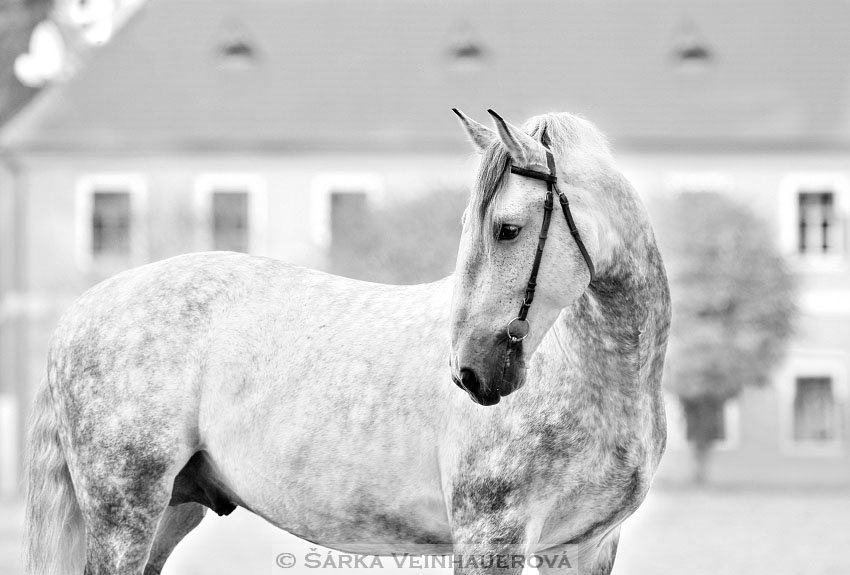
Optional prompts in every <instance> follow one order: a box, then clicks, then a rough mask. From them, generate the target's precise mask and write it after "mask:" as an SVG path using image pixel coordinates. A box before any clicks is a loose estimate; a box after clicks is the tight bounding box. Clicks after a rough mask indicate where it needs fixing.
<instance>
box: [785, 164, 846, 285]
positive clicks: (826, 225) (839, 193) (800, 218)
mask: <svg viewBox="0 0 850 575" xmlns="http://www.w3.org/2000/svg"><path fill="white" fill-rule="evenodd" d="M782 188H783V194H782V203H781V211H780V218H781V227H780V232H781V236H780V243H781V245H782V247H783V250H784V251H785V252H786V253H787V254H789V255H792V256H796V259H797V261H798V262H799V263H800V264H801V265H804V266H805V267H806V268H807V269H808V268H811V267H812V266H814V267H815V269H818V270H821V271H829V270H834V271H840V270H842V269H844V267H843V260H844V256H845V254H846V251H847V246H846V241H847V240H846V232H845V227H846V220H847V217H846V216H847V213H848V202H850V181H848V179H847V177H846V176H845V175H843V174H830V173H823V174H820V173H811V174H793V175H790V176H787V177H786V178H785V179H784V180H783V184H782Z"/></svg>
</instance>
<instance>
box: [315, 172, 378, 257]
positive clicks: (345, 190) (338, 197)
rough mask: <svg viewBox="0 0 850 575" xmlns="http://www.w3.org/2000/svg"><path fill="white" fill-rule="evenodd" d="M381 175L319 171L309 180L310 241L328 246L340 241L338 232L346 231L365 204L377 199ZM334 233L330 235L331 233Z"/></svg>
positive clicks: (356, 218) (365, 206) (359, 214)
mask: <svg viewBox="0 0 850 575" xmlns="http://www.w3.org/2000/svg"><path fill="white" fill-rule="evenodd" d="M382 193H383V183H382V181H381V179H380V178H379V177H378V176H376V175H373V174H323V175H321V176H317V177H316V178H315V179H314V180H313V185H312V190H311V216H312V226H311V227H312V236H313V242H314V243H315V244H316V245H318V246H319V247H322V248H326V249H330V248H331V247H332V244H333V243H334V242H338V241H343V239H342V238H340V237H339V234H342V233H348V232H347V231H345V230H347V229H351V226H352V222H356V221H357V220H358V219H359V218H360V216H361V215H362V214H364V213H365V211H366V210H367V209H368V204H369V203H370V202H373V201H375V200H378V201H379V200H380V197H381V195H382ZM335 233H336V234H337V237H336V239H334V234H335Z"/></svg>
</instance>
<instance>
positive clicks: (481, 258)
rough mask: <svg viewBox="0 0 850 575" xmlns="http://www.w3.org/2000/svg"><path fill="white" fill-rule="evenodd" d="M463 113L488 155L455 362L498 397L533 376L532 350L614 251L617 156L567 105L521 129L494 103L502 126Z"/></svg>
mask: <svg viewBox="0 0 850 575" xmlns="http://www.w3.org/2000/svg"><path fill="white" fill-rule="evenodd" d="M455 112H456V113H457V115H458V116H459V117H460V119H461V121H462V123H463V125H464V127H465V128H466V130H467V132H468V134H469V136H470V137H471V139H472V142H473V143H474V144H475V145H476V147H477V148H478V150H479V151H480V152H481V153H482V159H481V165H480V168H479V173H478V177H477V181H476V183H475V186H474V188H473V192H472V195H471V199H470V203H469V206H468V208H467V210H466V214H465V216H464V226H463V236H462V239H461V244H460V249H459V252H458V260H457V267H456V273H455V277H456V280H455V281H456V285H455V291H454V297H453V303H452V316H451V342H452V371H453V375H454V380H455V383H456V384H457V385H458V386H459V387H461V388H462V389H464V390H466V391H467V392H468V393H469V394H470V395H471V397H472V398H473V399H474V400H475V401H476V402H478V403H480V404H482V405H492V404H495V403H498V402H499V400H500V398H501V397H502V396H505V395H508V394H509V393H512V392H513V391H516V390H517V389H519V388H520V387H521V386H522V385H523V384H524V382H525V372H526V362H527V361H528V359H529V358H530V356H531V354H532V353H534V351H535V349H537V347H538V345H539V344H540V342H541V340H542V339H543V336H544V335H545V334H546V332H547V331H548V330H549V328H550V327H551V326H552V325H553V324H554V323H555V320H556V319H557V318H558V316H559V314H560V313H561V311H562V310H563V309H564V308H566V307H568V306H570V305H571V304H573V303H574V302H575V301H576V299H577V298H579V297H581V296H582V294H583V293H584V291H585V290H586V289H587V287H588V284H589V283H590V282H591V280H592V278H593V267H594V263H596V264H597V265H598V264H599V262H600V261H601V260H603V259H604V258H605V254H603V253H601V252H602V250H601V248H600V236H604V235H605V234H606V232H607V230H605V229H604V228H605V226H606V224H605V223H604V222H602V221H601V220H602V218H600V214H601V213H604V211H605V206H604V204H605V201H606V200H605V197H604V193H598V192H599V190H600V188H604V187H605V186H606V180H608V181H610V179H609V178H610V173H611V171H612V169H613V168H611V166H612V160H611V156H610V152H609V150H608V147H607V145H606V144H605V141H604V139H603V137H602V136H601V135H600V134H599V132H598V131H597V130H596V129H595V128H594V127H593V126H592V125H591V124H590V123H588V122H586V121H584V120H581V119H579V118H576V117H574V116H571V115H568V114H558V115H555V114H547V115H543V116H537V117H535V118H532V119H531V120H529V122H528V123H527V124H526V125H525V126H524V129H520V128H517V127H514V126H512V125H510V124H508V123H507V122H505V121H504V120H502V118H501V117H499V116H498V115H497V114H496V113H495V112H492V111H490V113H491V115H492V116H493V118H494V119H495V122H496V131H495V132H494V131H491V130H490V129H489V128H486V127H485V126H482V125H481V124H478V123H477V122H475V121H474V120H472V119H470V118H468V117H466V116H465V115H463V114H461V113H460V112H457V111H455ZM552 176H554V178H553V177H552ZM553 180H556V181H553ZM564 199H566V200H568V202H569V205H568V207H565V206H563V205H562V203H563V200H564ZM547 211H548V215H547ZM571 219H572V220H573V221H574V224H573V223H571V222H570V220H571ZM571 227H572V228H573V229H572V230H571V229H570V228H571ZM547 228H548V229H547ZM541 236H546V237H545V240H541ZM544 244H545V246H544ZM544 247H545V249H543V248H544ZM541 249H542V253H540V255H539V256H538V252H539V251H540V250H541ZM536 258H539V259H537V260H536ZM535 275H536V277H534V276H535ZM531 300H533V303H532V301H531Z"/></svg>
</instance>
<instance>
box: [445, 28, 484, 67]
mask: <svg viewBox="0 0 850 575" xmlns="http://www.w3.org/2000/svg"><path fill="white" fill-rule="evenodd" d="M453 36H454V37H453V39H452V41H451V42H450V45H449V50H448V58H449V65H450V67H451V68H452V69H453V70H456V71H461V72H463V71H469V70H475V69H478V68H480V67H481V66H483V65H484V63H485V60H486V56H487V51H486V49H485V48H484V45H483V44H482V43H481V41H480V40H479V39H478V37H477V35H476V34H474V33H473V32H472V30H471V29H470V27H469V26H467V25H462V26H460V27H459V28H458V30H456V31H455V33H454V35H453Z"/></svg>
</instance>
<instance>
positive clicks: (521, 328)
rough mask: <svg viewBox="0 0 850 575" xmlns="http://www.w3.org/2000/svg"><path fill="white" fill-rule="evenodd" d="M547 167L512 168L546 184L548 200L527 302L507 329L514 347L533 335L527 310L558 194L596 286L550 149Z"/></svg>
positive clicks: (591, 266) (593, 272)
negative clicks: (530, 334) (545, 170)
mask: <svg viewBox="0 0 850 575" xmlns="http://www.w3.org/2000/svg"><path fill="white" fill-rule="evenodd" d="M544 146H545V143H544ZM546 163H547V164H548V166H549V173H546V172H539V171H537V170H528V169H526V168H520V167H517V166H513V165H512V166H511V173H512V174H517V175H519V176H525V177H526V178H534V179H535V180H542V181H544V182H546V199H545V200H544V201H543V225H542V226H541V228H540V236H539V239H538V242H537V252H536V253H535V254H534V265H532V266H531V276H530V277H529V278H528V287H526V288H525V298H524V299H523V301H522V305H521V306H520V308H519V314H517V316H516V317H515V318H514V319H512V320H511V321H509V322H508V325H507V327H506V328H505V329H506V331H507V335H508V339H509V340H510V342H511V343H512V344H517V343H519V342H521V341H522V340H524V339H525V338H526V337H528V334H529V333H530V332H531V326H530V325H529V324H528V320H527V319H526V317H527V316H528V310H529V308H530V307H531V302H533V301H534V292H535V290H536V289H537V272H538V270H539V269H540V260H541V259H542V257H543V248H544V246H545V245H546V236H547V235H548V233H549V222H550V221H551V220H552V210H553V209H554V204H555V194H558V200H559V201H560V202H561V210H562V211H563V212H564V218H566V220H567V227H569V229H570V234H572V236H573V239H574V240H575V242H576V245H577V246H578V249H579V251H580V252H581V255H582V256H583V257H584V261H585V263H586V264H587V269H588V270H590V281H591V282H593V280H594V279H595V278H596V271H595V269H594V267H593V261H591V259H590V254H589V253H587V248H586V247H584V242H583V241H582V240H581V234H579V232H578V228H577V227H576V224H575V221H574V220H573V214H572V212H570V202H569V200H568V199H567V196H566V195H565V194H564V192H562V191H561V190H559V189H558V186H557V182H558V178H557V176H556V175H555V157H554V156H553V155H552V152H550V151H549V150H548V149H547V150H546Z"/></svg>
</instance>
